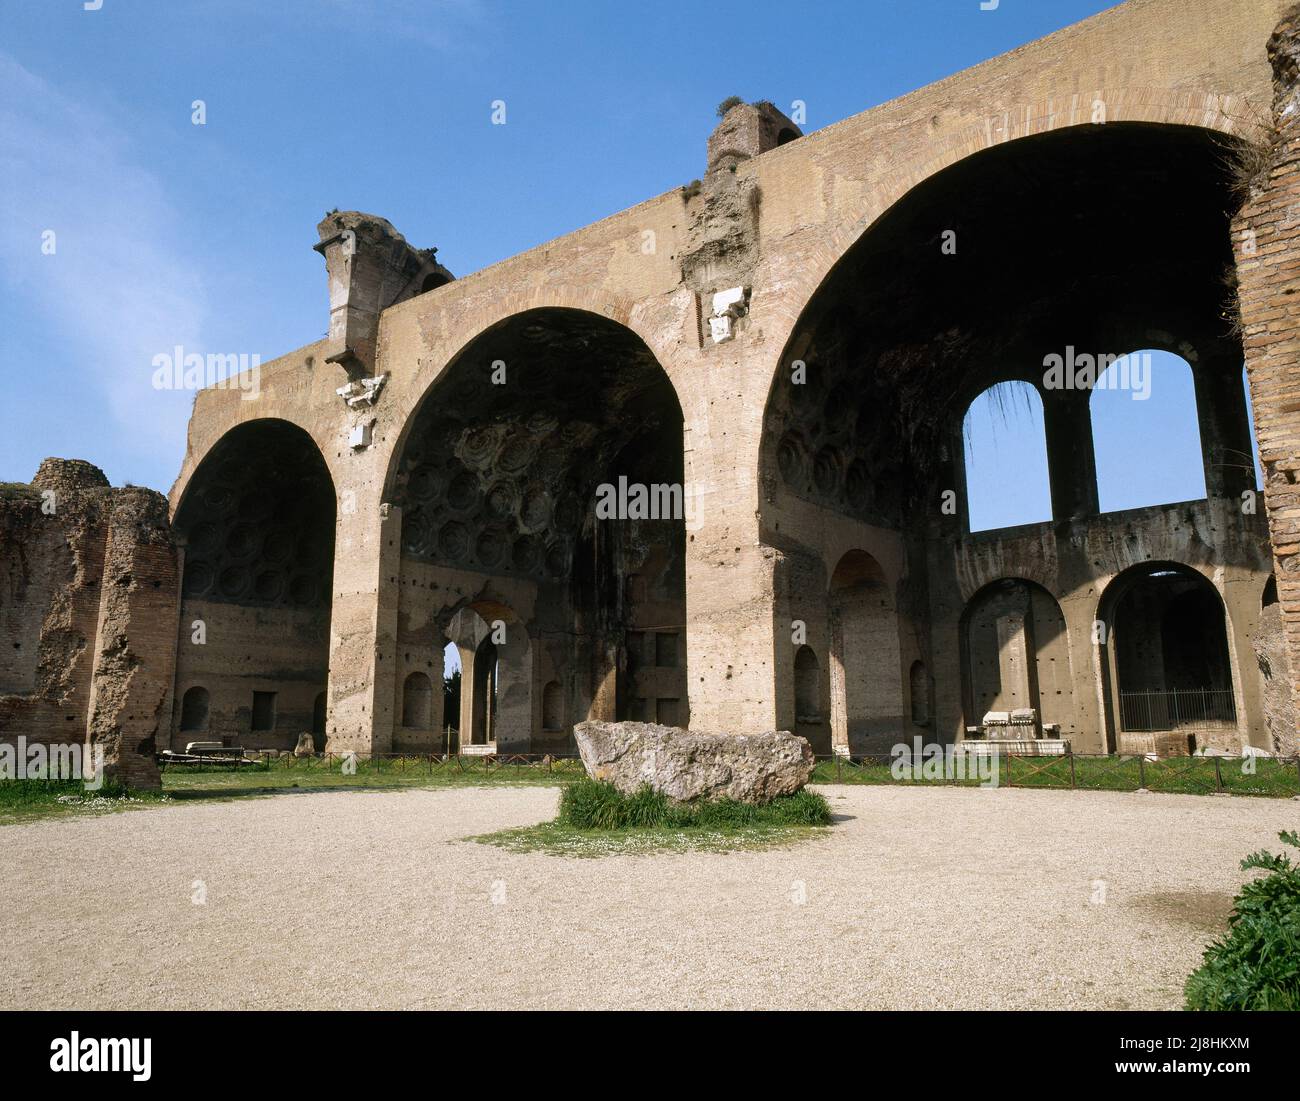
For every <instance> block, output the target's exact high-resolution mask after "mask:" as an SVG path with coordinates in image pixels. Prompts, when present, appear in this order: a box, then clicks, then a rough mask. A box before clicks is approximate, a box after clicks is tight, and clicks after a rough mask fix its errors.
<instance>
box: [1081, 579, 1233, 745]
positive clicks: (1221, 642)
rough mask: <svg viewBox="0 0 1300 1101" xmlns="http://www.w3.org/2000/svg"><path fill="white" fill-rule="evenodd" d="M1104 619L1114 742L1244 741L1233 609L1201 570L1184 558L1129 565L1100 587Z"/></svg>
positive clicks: (1100, 614)
mask: <svg viewBox="0 0 1300 1101" xmlns="http://www.w3.org/2000/svg"><path fill="white" fill-rule="evenodd" d="M1097 619H1098V622H1099V623H1101V624H1102V625H1103V627H1104V637H1103V641H1102V644H1101V647H1100V651H1101V653H1100V657H1101V670H1102V678H1103V688H1104V692H1105V702H1106V724H1107V737H1108V741H1109V744H1110V748H1111V749H1112V750H1114V751H1117V752H1121V753H1123V752H1158V753H1161V754H1162V755H1169V754H1180V753H1188V752H1191V751H1192V750H1194V749H1197V748H1206V747H1207V746H1215V747H1220V748H1224V747H1226V748H1234V749H1235V748H1238V747H1239V746H1240V744H1241V740H1242V735H1241V733H1240V726H1239V721H1238V701H1237V692H1236V686H1235V684H1234V675H1233V668H1232V653H1231V648H1230V643H1229V639H1230V638H1231V631H1230V630H1229V625H1228V621H1227V611H1226V608H1225V606H1224V603H1223V598H1222V596H1221V595H1220V594H1219V591H1218V589H1217V588H1215V586H1214V585H1213V584H1212V583H1211V582H1210V580H1209V579H1208V578H1207V577H1206V576H1205V575H1204V574H1203V573H1201V572H1200V571H1199V570H1196V569H1193V568H1192V567H1190V566H1187V565H1184V564H1183V563H1180V562H1144V563H1139V564H1138V565H1135V566H1130V567H1129V568H1128V569H1127V570H1124V571H1123V572H1122V573H1120V574H1119V575H1117V576H1116V577H1115V578H1114V579H1113V580H1112V581H1111V582H1110V584H1109V585H1107V586H1106V589H1105V591H1104V592H1103V593H1102V594H1101V598H1100V600H1099V601H1098V604H1097Z"/></svg>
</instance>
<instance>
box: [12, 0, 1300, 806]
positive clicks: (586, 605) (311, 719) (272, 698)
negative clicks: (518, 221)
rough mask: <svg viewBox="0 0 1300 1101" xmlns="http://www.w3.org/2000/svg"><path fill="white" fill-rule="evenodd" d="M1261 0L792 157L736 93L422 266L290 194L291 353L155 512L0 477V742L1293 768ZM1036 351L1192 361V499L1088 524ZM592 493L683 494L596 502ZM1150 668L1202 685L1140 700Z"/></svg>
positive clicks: (1034, 51)
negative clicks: (508, 253)
mask: <svg viewBox="0 0 1300 1101" xmlns="http://www.w3.org/2000/svg"><path fill="white" fill-rule="evenodd" d="M1288 6H1289V5H1288V4H1287V3H1284V2H1283V0H1130V2H1129V3H1127V4H1124V5H1122V6H1120V7H1118V8H1115V9H1113V10H1111V11H1108V12H1106V13H1104V14H1102V15H1099V16H1097V17H1095V18H1093V19H1089V20H1087V21H1085V22H1083V23H1081V24H1079V25H1077V26H1074V27H1070V28H1067V29H1065V30H1063V31H1060V32H1059V33H1057V34H1054V35H1051V36H1050V37H1048V38H1046V39H1043V40H1041V41H1039V42H1036V43H1033V44H1031V45H1029V46H1027V47H1025V48H1023V49H1021V50H1017V51H1015V52H1014V53H1013V54H1008V55H1006V56H1003V57H999V58H995V59H993V60H991V61H989V62H987V63H985V64H983V65H980V66H977V67H976V68H974V69H971V70H969V71H966V72H963V73H960V74H958V75H956V76H953V77H951V78H949V79H947V80H944V81H942V82H940V83H938V84H935V85H933V86H930V87H927V88H924V89H921V90H919V91H917V92H914V93H912V94H910V95H907V96H904V97H902V98H901V99H898V100H895V101H893V102H890V103H886V104H884V105H881V106H879V107H876V108H873V109H872V110H870V111H867V112H865V113H863V114H861V115H858V116H855V117H853V118H850V119H847V120H845V121H843V122H840V123H837V124H835V125H833V126H830V127H827V128H825V129H823V130H820V131H817V132H816V133H811V134H808V135H806V136H805V135H802V134H801V133H800V131H799V128H798V127H797V126H796V125H795V123H794V122H793V121H791V119H790V118H789V117H787V115H786V114H784V113H782V112H781V111H780V110H778V109H777V108H775V107H773V106H772V105H770V104H766V103H762V104H754V105H750V104H739V105H737V106H734V107H732V108H731V109H730V110H729V111H728V112H727V113H726V114H725V117H724V118H723V119H722V121H721V123H720V125H719V126H718V129H717V130H716V131H715V133H714V135H713V137H712V138H711V139H710V141H709V146H708V150H707V159H706V171H705V174H704V176H703V178H702V179H701V180H699V181H696V182H694V183H692V184H690V185H689V186H686V187H683V188H682V189H680V190H675V191H672V192H670V193H668V194H665V195H661V196H658V197H657V198H653V199H650V200H648V201H647V202H645V203H643V204H641V205H639V206H637V207H634V208H632V209H630V210H627V211H624V212H623V213H621V214H618V215H615V216H613V217H611V218H607V219H605V220H603V221H601V222H598V223H596V224H594V225H591V226H588V227H586V228H584V229H581V230H579V231H577V232H575V233H572V234H570V235H568V236H566V237H563V238H560V239H558V240H555V241H552V242H550V243H548V244H546V245H543V246H541V247H539V248H536V249H533V250H532V251H530V252H526V253H523V254H521V255H519V256H516V257H514V258H512V259H510V260H507V261H505V262H503V263H500V264H496V265H494V266H493V267H491V268H488V269H486V270H484V271H481V272H477V273H474V274H473V275H470V276H467V277H464V278H460V279H456V278H454V277H453V276H452V274H451V272H450V271H449V270H448V269H447V268H445V267H443V266H442V265H441V264H440V263H439V262H438V260H437V258H436V256H435V253H434V251H433V250H419V249H416V248H414V247H412V246H411V245H409V244H408V243H407V242H406V241H405V240H404V238H403V237H402V236H401V235H400V234H399V233H397V231H396V230H395V229H394V228H393V227H392V226H391V225H389V223H387V222H386V221H385V220H384V219H382V218H378V217H375V216H372V215H367V214H361V213H357V212H346V211H345V212H337V211H336V212H331V213H330V214H329V215H327V216H326V218H325V220H324V221H322V222H321V224H320V226H319V227H318V233H319V238H320V243H319V244H318V245H317V249H318V251H320V252H321V254H322V255H323V257H324V260H325V266H326V273H327V278H328V292H329V298H328V310H329V334H328V336H327V337H326V338H325V339H324V340H321V341H318V342H316V343H313V344H309V345H307V346H305V347H303V348H301V349H299V350H297V351H295V352H292V353H290V354H288V355H285V356H283V357H281V358H279V359H277V360H275V361H274V362H272V363H269V364H267V365H265V366H263V367H262V368H261V377H260V379H259V385H258V387H257V389H256V397H252V396H250V394H248V393H245V392H243V391H241V390H240V389H238V388H214V389H209V390H205V391H202V392H201V393H199V395H198V397H197V401H196V403H195V408H194V414H193V419H192V423H191V426H190V437H189V449H188V451H187V454H186V456H185V460H184V465H183V467H182V470H181V473H180V476H179V478H178V479H177V481H176V484H175V485H174V486H173V487H172V490H171V493H170V525H169V524H168V522H167V517H166V516H165V515H164V510H163V506H162V503H161V501H160V500H158V499H157V497H156V495H151V494H149V493H147V492H146V491H143V490H135V489H124V490H111V489H109V488H107V486H106V485H105V484H104V482H103V479H102V476H98V472H96V471H94V470H93V468H89V467H87V466H85V464H75V463H60V462H58V461H55V460H51V461H50V462H49V463H47V464H46V465H44V466H42V469H41V472H40V474H38V476H37V478H36V479H35V481H34V482H33V483H32V486H31V487H30V488H23V487H19V488H11V489H8V490H6V491H5V492H4V495H3V496H0V531H3V535H4V542H3V544H0V555H2V556H3V560H4V564H5V571H6V573H5V577H4V579H3V581H0V586H3V587H0V624H3V625H4V637H5V640H6V642H5V647H4V653H3V654H0V729H2V730H3V736H5V737H9V736H11V735H15V734H17V733H20V732H22V733H27V734H28V735H30V736H36V737H41V738H51V739H53V738H58V737H62V738H67V737H69V736H75V737H90V738H96V739H104V740H105V741H108V742H111V743H112V745H113V746H114V756H113V760H114V762H115V767H117V768H120V769H122V770H123V771H124V772H125V774H126V775H127V776H128V777H130V778H132V780H133V781H135V780H138V781H139V782H147V781H148V777H149V775H150V770H151V769H152V767H153V766H152V760H151V758H150V750H152V749H153V748H155V747H157V748H165V747H167V746H172V747H176V748H180V747H182V746H183V745H184V744H185V743H186V742H187V741H189V740H192V739H195V738H214V739H221V740H224V741H226V742H228V743H229V744H233V745H245V746H249V747H272V748H282V749H288V748H292V747H293V746H294V745H295V744H296V742H297V739H298V736H299V735H300V734H301V733H302V732H304V731H306V732H311V733H313V734H314V735H316V737H317V745H318V747H320V748H325V747H328V748H330V749H332V750H346V749H353V750H358V751H362V752H374V753H390V752H403V751H412V752H436V751H439V750H440V749H442V748H443V747H445V745H446V744H447V743H446V738H447V734H446V731H447V727H448V726H452V727H455V728H456V729H457V730H458V732H459V735H458V736H459V740H460V743H461V744H462V745H468V744H474V743H477V744H481V745H484V746H495V747H496V748H497V750H498V751H499V752H503V753H504V752H551V751H557V750H559V751H564V750H568V749H569V748H570V747H571V746H572V728H573V726H574V724H575V723H577V722H580V721H583V720H585V719H606V720H617V719H643V720H647V721H653V722H658V723H662V724H667V725H681V726H685V725H690V726H691V727H696V728H698V729H702V730H717V731H737V732H740V731H760V730H772V729H784V730H793V731H796V732H798V733H801V734H803V735H805V736H806V737H807V738H808V739H809V741H810V742H811V743H812V744H813V746H814V748H815V750H816V751H817V752H819V753H830V752H832V751H837V752H851V753H855V754H858V753H871V752H887V751H888V749H889V747H890V746H891V745H893V744H895V743H897V742H899V741H910V740H911V739H912V738H913V737H921V738H923V739H926V740H935V741H940V742H952V741H956V740H959V739H963V738H966V737H968V736H973V735H974V734H975V733H976V729H977V728H979V727H980V726H981V724H982V720H983V718H984V716H985V715H987V714H989V713H994V714H999V713H1007V714H1012V713H1016V712H1019V713H1020V714H1022V715H1030V716H1031V717H1030V718H1029V719H1028V720H1027V722H1028V724H1029V726H1028V727H1027V728H1026V733H1027V735H1028V736H1031V737H1043V736H1045V735H1046V736H1050V737H1053V738H1059V739H1062V740H1065V741H1068V742H1069V743H1070V744H1071V745H1072V747H1073V748H1074V749H1075V750H1076V751H1077V752H1108V751H1112V752H1114V751H1120V752H1162V753H1186V752H1192V751H1197V750H1202V751H1203V750H1219V751H1224V752H1236V751H1240V750H1241V749H1242V748H1243V747H1248V746H1250V747H1255V748H1257V749H1261V750H1266V751H1270V752H1285V753H1294V752H1295V751H1296V720H1295V714H1296V712H1295V706H1296V697H1297V693H1298V692H1300V488H1298V487H1297V474H1298V472H1300V396H1298V395H1300V372H1298V371H1297V341H1298V340H1300V306H1298V305H1297V302H1296V298H1295V296H1294V295H1293V294H1292V292H1293V291H1294V290H1295V284H1296V283H1297V273H1298V272H1300V214H1298V213H1297V212H1300V170H1297V164H1298V163H1300V130H1297V126H1300V123H1297V121H1296V120H1297V112H1296V103H1297V96H1300V92H1298V91H1297V60H1296V59H1297V57H1298V56H1300V28H1298V26H1297V17H1296V15H1295V13H1294V12H1292V13H1291V14H1287V12H1286V9H1287V8H1288ZM1284 17H1285V18H1284ZM1275 28H1276V30H1275ZM1270 35H1271V36H1272V37H1271V38H1270ZM1266 43H1267V49H1266ZM1270 60H1271V61H1272V66H1271V67H1270ZM1270 105H1271V108H1270ZM949 246H951V247H949ZM323 316H324V315H322V318H323ZM1067 347H1069V348H1079V349H1089V350H1092V351H1098V352H1103V351H1104V352H1110V353H1114V354H1120V355H1122V354H1124V353H1127V352H1131V351H1135V350H1138V349H1160V350H1167V351H1170V352H1175V353H1177V354H1178V355H1179V356H1181V357H1182V358H1183V359H1184V360H1186V361H1187V362H1188V363H1189V364H1190V366H1191V372H1192V377H1193V379H1194V384H1195V395H1196V405H1197V410H1198V412H1197V418H1198V424H1197V430H1198V432H1199V436H1200V441H1201V450H1202V455H1203V465H1204V478H1205V487H1206V496H1205V498H1204V499H1200V500H1191V501H1183V502H1178V503H1173V504H1165V505H1159V506H1155V507H1149V508H1141V509H1130V510H1127V511H1124V512H1107V513H1103V512H1101V510H1100V508H1099V502H1098V493H1097V479H1096V458H1095V452H1094V441H1093V435H1092V427H1091V423H1090V420H1089V399H1090V396H1091V395H1090V392H1089V391H1087V390H1086V389H1085V390H1078V389H1068V388H1065V389H1061V388H1051V387H1049V386H1047V385H1045V383H1044V372H1043V365H1044V363H1045V362H1046V361H1047V358H1048V357H1050V356H1051V355H1053V354H1057V353H1060V352H1062V351H1064V350H1065V349H1066V348H1067ZM1243 362H1244V363H1245V365H1246V368H1247V371H1248V375H1249V385H1250V403H1251V406H1252V407H1253V411H1254V415H1255V426H1256V435H1257V438H1258V444H1259V450H1260V455H1261V459H1262V464H1263V468H1264V472H1265V486H1264V501H1263V505H1264V507H1262V508H1255V507H1253V498H1254V486H1255V482H1254V474H1253V469H1252V466H1251V455H1252V451H1253V441H1252V439H1251V432H1250V425H1249V420H1248V415H1249V414H1248V407H1247V401H1246V396H1245V394H1244V392H1243V389H1242V384H1241V376H1242V365H1243ZM1014 380H1019V381H1023V382H1027V383H1029V384H1030V385H1032V386H1033V387H1034V388H1035V389H1036V390H1037V391H1038V394H1039V396H1040V397H1041V399H1042V403H1043V414H1044V423H1045V426H1046V437H1047V452H1048V465H1049V472H1050V488H1051V512H1052V518H1051V519H1050V520H1049V521H1045V522H1042V523H1038V524H1031V525H1022V526H1019V527H1015V528H1003V529H997V530H991V531H976V532H972V531H971V530H970V523H969V517H968V515H967V512H966V506H965V501H966V492H965V491H966V486H965V462H964V447H963V440H962V424H963V418H964V416H965V413H966V411H967V409H968V408H969V406H970V405H971V402H972V401H973V400H974V399H975V398H976V397H977V396H979V395H980V394H982V393H984V392H985V391H986V390H988V389H989V387H991V386H995V385H997V384H1000V383H1006V382H1008V381H1014ZM620 485H624V486H630V487H636V486H648V487H655V486H661V487H676V491H677V493H678V496H679V497H680V505H681V507H680V509H678V508H677V507H676V503H675V502H674V501H673V499H672V496H671V494H667V495H665V496H664V497H663V501H664V502H665V503H666V504H668V505H672V506H673V507H672V508H670V509H669V517H668V518H664V516H663V515H662V514H657V513H647V514H645V515H642V514H640V513H638V512H637V511H636V509H635V508H634V509H632V510H631V514H626V513H625V514H623V515H620V516H616V517H614V518H608V517H605V516H602V515H600V514H599V510H598V508H597V502H598V500H599V499H600V497H601V494H602V487H608V486H620ZM48 487H53V488H55V489H56V490H58V491H60V493H61V501H60V505H59V507H58V509H57V511H56V512H55V514H54V515H53V516H48V517H47V516H44V515H43V514H42V512H41V508H40V505H41V494H40V491H41V490H42V489H43V488H48ZM1008 492H1012V493H1014V492H1015V488H1014V487H1008ZM178 570H179V572H178ZM181 576H183V581H181V580H179V578H180V577H181ZM11 639H12V642H11V641H10V640H11ZM448 643H451V644H454V646H455V647H456V650H457V652H458V653H459V656H460V660H461V664H462V667H463V670H464V681H463V689H462V692H461V702H460V713H459V714H458V715H454V716H453V715H447V714H444V713H443V712H444V708H443V693H442V690H441V687H442V662H443V657H442V655H443V649H444V647H445V646H446V645H447V644H448ZM1179 690H1196V691H1200V692H1202V694H1203V696H1204V698H1206V699H1210V700H1211V701H1212V703H1211V704H1208V705H1206V706H1205V707H1204V708H1203V709H1202V711H1201V712H1199V713H1192V714H1190V715H1189V714H1182V715H1180V716H1172V715H1171V714H1169V713H1168V712H1167V711H1164V710H1161V709H1160V707H1159V706H1158V707H1157V708H1156V709H1155V710H1154V711H1153V710H1152V708H1151V704H1150V701H1151V700H1152V699H1155V700H1157V702H1158V701H1159V700H1160V699H1161V698H1162V697H1164V696H1166V695H1170V694H1172V693H1174V692H1175V691H1179ZM1139 697H1140V698H1142V699H1143V700H1145V701H1147V710H1146V711H1145V712H1144V713H1143V714H1142V715H1137V714H1136V713H1135V712H1133V711H1132V710H1131V709H1130V703H1129V701H1130V700H1131V699H1134V698H1139ZM1161 706H1163V705H1161Z"/></svg>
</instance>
